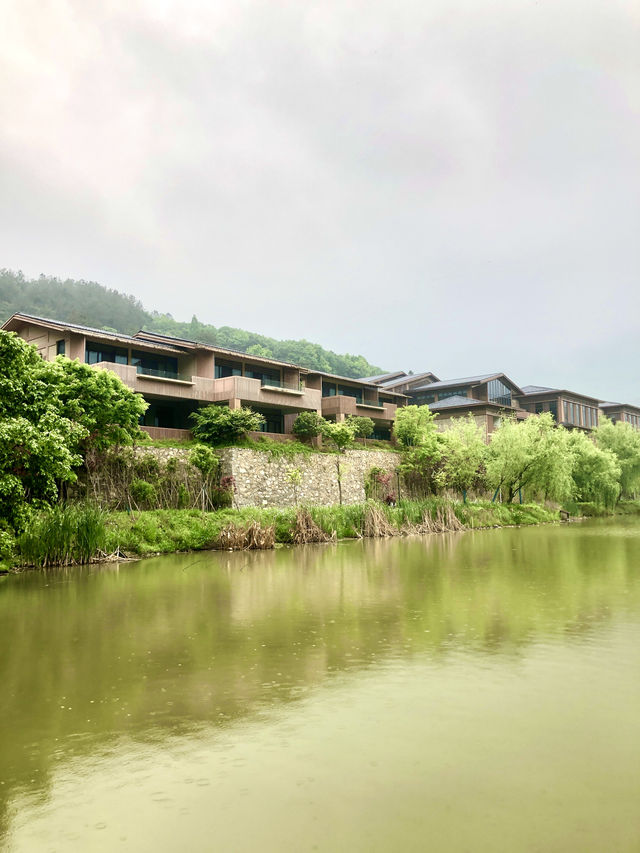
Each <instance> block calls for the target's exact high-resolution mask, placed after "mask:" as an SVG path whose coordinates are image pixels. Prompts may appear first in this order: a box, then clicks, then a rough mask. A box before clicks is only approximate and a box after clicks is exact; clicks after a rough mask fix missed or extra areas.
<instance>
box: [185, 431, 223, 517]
mask: <svg viewBox="0 0 640 853" xmlns="http://www.w3.org/2000/svg"><path fill="white" fill-rule="evenodd" d="M189 462H190V463H191V464H192V465H193V467H194V468H197V469H198V471H200V476H201V477H202V489H201V491H200V498H201V505H202V511H203V512H204V510H205V509H206V507H207V506H210V505H211V501H210V498H209V493H210V491H211V487H212V486H213V485H214V482H213V481H214V477H215V475H216V473H217V471H218V468H219V467H220V460H219V459H218V457H217V456H216V454H215V453H214V452H213V450H212V449H211V448H210V447H208V446H207V445H206V444H196V446H195V447H194V448H193V450H192V451H191V453H190V454H189Z"/></svg>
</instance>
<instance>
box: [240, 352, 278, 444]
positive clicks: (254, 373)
mask: <svg viewBox="0 0 640 853" xmlns="http://www.w3.org/2000/svg"><path fill="white" fill-rule="evenodd" d="M244 375H245V376H248V377H249V379H259V380H260V381H261V382H262V384H263V385H280V371H279V370H269V368H264V369H260V368H258V367H247V369H246V370H245V372H244ZM269 432H273V430H269Z"/></svg>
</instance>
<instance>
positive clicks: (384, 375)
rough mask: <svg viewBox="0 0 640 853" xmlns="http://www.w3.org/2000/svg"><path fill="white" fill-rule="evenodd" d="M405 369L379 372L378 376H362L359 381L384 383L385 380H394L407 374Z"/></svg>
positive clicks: (375, 383) (376, 383)
mask: <svg viewBox="0 0 640 853" xmlns="http://www.w3.org/2000/svg"><path fill="white" fill-rule="evenodd" d="M406 375H407V374H406V373H405V372H404V370H394V371H393V373H379V374H378V375H377V376H362V377H361V378H360V379H359V380H358V382H373V384H374V385H379V384H382V383H383V382H392V381H393V380H395V379H398V378H399V377H401V376H406Z"/></svg>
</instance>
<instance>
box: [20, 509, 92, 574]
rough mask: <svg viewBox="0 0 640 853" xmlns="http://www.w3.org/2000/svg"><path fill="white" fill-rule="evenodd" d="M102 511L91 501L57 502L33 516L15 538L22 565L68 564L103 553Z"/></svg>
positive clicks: (86, 559)
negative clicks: (76, 502)
mask: <svg viewBox="0 0 640 853" xmlns="http://www.w3.org/2000/svg"><path fill="white" fill-rule="evenodd" d="M106 541H107V531H106V516H105V513H104V512H103V511H102V510H101V509H99V508H98V507H96V506H93V505H91V504H86V505H77V504H67V505H62V504H58V505H56V506H54V507H52V509H50V510H48V511H47V512H42V513H40V514H39V515H36V516H34V517H33V518H32V519H31V521H30V522H29V524H28V525H27V527H26V529H25V530H24V531H23V532H22V534H21V535H20V536H19V537H18V539H17V551H18V558H19V560H20V562H21V563H22V564H23V565H29V566H39V567H43V568H47V567H48V566H69V565H74V564H80V563H90V562H91V560H93V559H96V558H97V557H98V556H104V552H105V545H106Z"/></svg>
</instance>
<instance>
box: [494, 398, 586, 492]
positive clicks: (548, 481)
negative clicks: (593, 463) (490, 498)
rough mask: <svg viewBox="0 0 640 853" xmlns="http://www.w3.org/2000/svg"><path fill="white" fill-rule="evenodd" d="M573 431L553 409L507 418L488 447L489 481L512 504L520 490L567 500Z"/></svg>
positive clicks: (571, 487) (569, 485) (571, 486)
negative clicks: (557, 419) (557, 422)
mask: <svg viewBox="0 0 640 853" xmlns="http://www.w3.org/2000/svg"><path fill="white" fill-rule="evenodd" d="M572 468H573V456H572V454H571V449H570V446H569V433H568V432H567V430H566V429H564V427H556V426H555V421H554V419H553V417H552V415H551V414H549V412H544V413H543V414H541V415H531V416H530V417H528V418H526V419H525V420H524V421H517V420H515V419H514V418H505V419H503V421H502V423H501V425H500V427H499V428H498V429H497V430H496V431H495V432H494V433H493V435H492V437H491V443H490V444H489V447H488V450H487V463H486V471H487V473H486V477H487V483H488V485H489V486H490V487H491V488H492V489H495V490H496V491H498V490H502V492H503V498H506V501H507V503H511V502H512V501H513V499H514V497H515V496H516V495H517V494H518V492H519V490H521V489H527V490H528V491H527V494H529V495H532V494H538V495H542V496H544V497H545V498H551V499H555V500H564V499H565V498H567V497H569V495H570V494H571V492H572V490H573V480H572V477H571V473H572Z"/></svg>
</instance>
